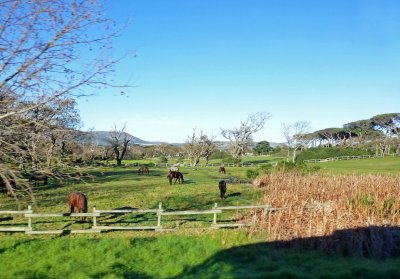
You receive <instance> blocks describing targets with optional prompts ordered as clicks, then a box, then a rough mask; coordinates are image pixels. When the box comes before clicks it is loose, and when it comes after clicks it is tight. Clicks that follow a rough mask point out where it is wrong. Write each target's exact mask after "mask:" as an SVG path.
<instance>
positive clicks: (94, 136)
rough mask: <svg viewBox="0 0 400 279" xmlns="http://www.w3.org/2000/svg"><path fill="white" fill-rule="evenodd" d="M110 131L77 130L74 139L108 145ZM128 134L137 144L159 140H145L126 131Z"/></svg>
mask: <svg viewBox="0 0 400 279" xmlns="http://www.w3.org/2000/svg"><path fill="white" fill-rule="evenodd" d="M111 134H112V132H107V131H93V132H84V131H78V133H77V136H76V137H75V140H76V141H78V142H80V143H95V144H97V145H100V146H108V145H110V142H109V140H110V139H111ZM127 134H128V135H129V136H131V137H132V138H133V140H132V143H134V144H139V145H156V144H160V143H161V142H153V141H145V140H142V139H140V138H137V137H135V136H132V135H131V134H129V133H127Z"/></svg>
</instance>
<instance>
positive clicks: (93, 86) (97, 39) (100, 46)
mask: <svg viewBox="0 0 400 279" xmlns="http://www.w3.org/2000/svg"><path fill="white" fill-rule="evenodd" d="M100 1H101V0H31V1H24V0H13V1H9V0H0V127H1V129H0V172H1V173H12V174H13V176H17V178H18V177H19V172H18V166H19V165H21V163H22V162H21V160H22V161H23V160H25V159H26V158H30V160H32V164H36V165H39V162H40V163H41V162H43V161H46V162H47V163H46V164H47V165H48V166H49V167H50V166H51V165H52V159H51V158H52V157H53V154H54V151H55V149H54V148H55V145H56V143H57V140H58V139H59V133H58V132H57V136H55V134H54V131H55V130H54V129H52V128H54V127H55V126H54V125H53V123H52V122H49V121H48V119H49V118H48V117H47V118H35V117H36V116H40V115H41V113H43V112H45V110H46V109H47V108H46V107H49V106H52V104H57V103H60V102H62V100H65V99H70V100H72V99H74V98H76V97H78V96H83V95H89V94H92V93H93V92H96V91H98V90H99V89H101V88H104V87H107V86H116V85H113V84H111V82H110V78H111V77H110V74H111V73H112V71H113V65H115V63H117V62H118V61H117V60H115V59H112V56H111V55H110V51H111V39H112V38H114V37H115V36H116V35H118V33H119V31H116V32H115V31H113V30H115V28H114V27H113V25H114V23H113V22H112V21H110V20H108V19H105V18H104V17H103V16H102V9H103V8H102V5H101V3H100ZM93 30H102V31H101V32H92V31H93ZM52 111H53V112H55V113H60V111H57V110H52ZM35 114H36V115H35ZM50 119H52V120H55V119H57V117H56V116H52V117H50ZM65 120H66V121H69V120H68V119H65ZM49 128H51V129H49ZM26 131H29V133H24V132H26ZM39 150H47V154H45V156H42V152H38V151H39ZM9 177H11V176H9ZM18 184H19V186H21V185H22V186H23V185H25V186H27V187H29V185H28V184H27V183H25V184H24V183H23V181H22V180H21V183H18ZM24 189H25V188H24ZM22 192H23V191H22V190H21V193H22Z"/></svg>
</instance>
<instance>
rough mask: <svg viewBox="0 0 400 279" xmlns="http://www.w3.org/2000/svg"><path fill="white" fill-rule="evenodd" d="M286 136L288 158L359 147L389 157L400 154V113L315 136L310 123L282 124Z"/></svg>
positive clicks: (388, 114)
mask: <svg viewBox="0 0 400 279" xmlns="http://www.w3.org/2000/svg"><path fill="white" fill-rule="evenodd" d="M282 133H283V135H284V137H285V140H286V144H287V146H288V157H289V152H290V149H291V150H292V158H293V161H294V160H295V158H296V151H298V150H299V149H305V148H309V147H332V146H340V147H358V148H364V149H375V151H376V153H377V154H388V153H389V152H390V151H391V150H393V149H395V150H396V152H397V153H400V113H386V114H379V115H376V116H373V117H371V118H370V119H364V120H358V121H354V122H350V123H346V124H344V125H343V127H342V128H326V129H322V130H318V131H314V132H311V125H310V123H309V122H305V121H299V122H296V123H294V124H286V123H284V124H282Z"/></svg>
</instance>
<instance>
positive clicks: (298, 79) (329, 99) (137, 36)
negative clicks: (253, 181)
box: [79, 0, 400, 143]
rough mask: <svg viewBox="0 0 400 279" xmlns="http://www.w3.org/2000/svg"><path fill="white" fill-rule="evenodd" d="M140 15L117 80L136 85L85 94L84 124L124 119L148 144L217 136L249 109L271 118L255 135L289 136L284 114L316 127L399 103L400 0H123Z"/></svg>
mask: <svg viewBox="0 0 400 279" xmlns="http://www.w3.org/2000/svg"><path fill="white" fill-rule="evenodd" d="M106 13H107V16H108V17H110V18H112V19H114V20H115V21H116V22H117V23H119V24H124V23H125V22H127V21H130V23H129V25H128V26H127V27H126V28H125V30H124V32H123V34H122V36H121V37H120V38H118V39H116V40H115V44H114V49H115V56H116V57H118V56H119V55H121V54H122V53H124V52H126V51H128V50H132V51H134V52H135V54H136V58H131V57H128V58H127V59H125V60H124V61H122V63H121V64H120V65H119V66H118V67H117V68H116V76H115V77H116V81H117V82H118V81H119V82H121V83H125V82H130V83H131V84H133V85H134V87H132V88H129V89H127V90H125V91H126V92H127V94H126V95H123V96H121V95H119V94H118V92H119V90H118V89H110V90H107V92H99V94H98V95H97V96H93V97H89V98H87V99H81V100H79V109H80V111H81V117H82V120H83V123H84V127H83V130H85V129H88V128H91V127H93V128H95V130H111V129H112V128H113V126H114V123H115V124H116V125H117V127H122V126H123V125H124V123H126V131H127V132H129V133H131V134H132V135H134V136H136V137H139V138H141V139H143V140H148V141H156V140H157V141H166V142H170V143H172V142H184V141H185V140H186V139H187V137H188V135H189V134H190V133H191V132H192V130H193V129H194V128H196V129H197V130H198V131H200V130H203V131H204V132H206V133H207V134H209V135H211V134H212V135H215V136H217V137H218V139H222V138H221V136H220V128H233V127H235V126H238V125H239V124H240V121H242V120H244V119H245V118H246V117H247V115H248V114H249V113H254V112H261V111H265V112H269V113H270V114H271V118H270V119H269V120H268V121H267V123H266V126H265V128H264V129H263V130H261V131H260V132H258V133H257V134H255V136H254V138H255V140H257V141H259V140H268V141H271V142H283V141H284V140H283V136H282V132H281V124H282V123H289V124H291V123H294V122H296V121H309V122H311V126H312V129H313V130H318V129H323V128H329V127H341V126H342V125H343V124H345V123H348V122H351V121H356V120H360V119H366V118H370V117H372V116H374V115H376V114H381V113H389V112H399V111H400V16H399V15H400V1H397V0H394V1H384V0H376V1H369V0H360V1H352V0H343V1H341V0H335V1H327V0H326V1H325V0H315V1H305V0H302V1H295V0H291V1H288V0H259V1H256V0H248V1H244V0H242V1H238V0H229V1H228V0H225V1H224V0H191V1H187V0H181V1H173V0H159V1H154V0H118V1H107V3H106Z"/></svg>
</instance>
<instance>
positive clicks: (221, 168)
mask: <svg viewBox="0 0 400 279" xmlns="http://www.w3.org/2000/svg"><path fill="white" fill-rule="evenodd" d="M219 173H223V174H225V173H226V170H225V167H223V166H221V167H219Z"/></svg>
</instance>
